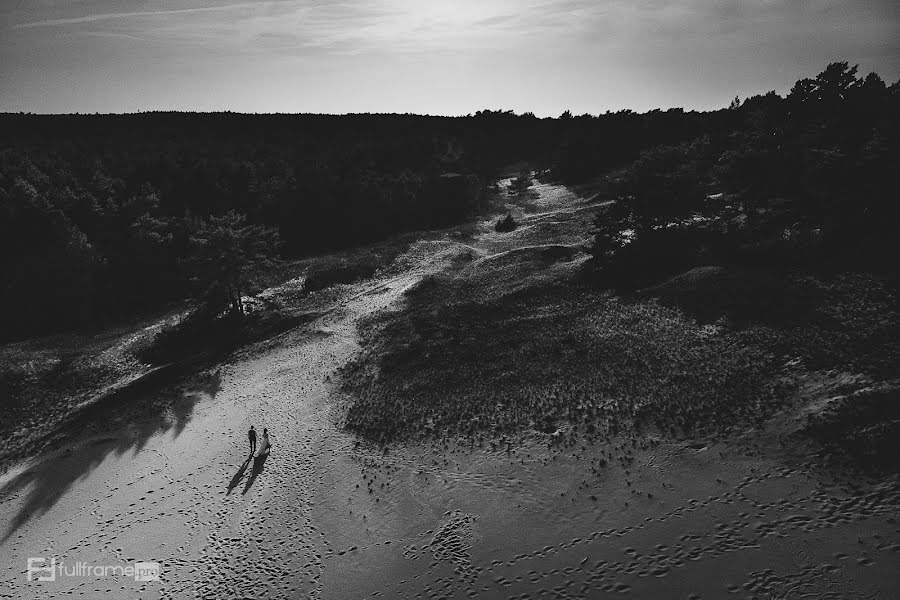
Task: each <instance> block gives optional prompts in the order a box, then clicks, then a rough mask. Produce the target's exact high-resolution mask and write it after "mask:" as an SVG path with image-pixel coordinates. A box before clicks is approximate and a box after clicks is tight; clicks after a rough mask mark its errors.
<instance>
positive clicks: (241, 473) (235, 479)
mask: <svg viewBox="0 0 900 600" xmlns="http://www.w3.org/2000/svg"><path fill="white" fill-rule="evenodd" d="M252 458H253V455H250V456H248V457H247V460H245V461H244V464H242V465H241V468H240V469H238V472H237V473H235V474H234V477H232V478H231V482H229V484H228V492H227V493H226V494H225V495H226V496H227V495H228V494H230V493H231V490H233V489H234V488H236V487H237V484H239V483H240V482H241V478H242V477H243V476H244V471H246V470H247V465H249V464H250V459H252Z"/></svg>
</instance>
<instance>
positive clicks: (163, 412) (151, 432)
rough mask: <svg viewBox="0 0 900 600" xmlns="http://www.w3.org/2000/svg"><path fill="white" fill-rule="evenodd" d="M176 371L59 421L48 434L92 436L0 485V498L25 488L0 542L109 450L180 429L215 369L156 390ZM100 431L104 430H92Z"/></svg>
mask: <svg viewBox="0 0 900 600" xmlns="http://www.w3.org/2000/svg"><path fill="white" fill-rule="evenodd" d="M180 374H181V373H178V372H169V373H166V375H167V378H166V379H165V380H161V379H160V378H159V377H155V378H153V380H152V381H150V382H147V381H139V382H137V383H136V384H132V385H129V386H126V387H125V388H123V389H121V390H119V391H117V392H115V393H113V394H110V395H108V396H107V397H105V398H103V399H102V400H100V401H98V402H96V403H94V404H92V405H90V406H89V407H87V408H85V409H83V410H81V411H80V412H79V413H78V414H77V415H75V416H73V417H72V419H71V420H70V421H69V422H67V423H66V424H64V425H63V426H61V427H60V429H59V430H58V431H57V432H56V433H55V435H54V439H59V440H71V441H72V442H74V443H75V444H77V443H78V440H79V438H80V439H85V438H87V439H91V438H94V439H93V441H89V442H88V443H86V444H83V445H81V446H77V447H75V448H74V449H72V450H69V451H66V453H65V454H59V455H56V456H53V457H51V458H49V459H47V460H45V461H43V462H41V463H40V464H38V465H36V466H34V467H32V468H30V469H29V470H27V471H25V472H24V473H21V474H19V475H17V476H15V477H13V478H12V479H11V480H10V481H8V482H7V483H6V484H5V485H3V487H2V488H0V500H2V499H6V498H10V497H11V496H13V495H16V494H18V493H19V492H21V491H23V490H26V489H27V492H26V496H25V499H24V502H23V503H22V506H21V508H20V509H19V511H18V513H16V515H15V516H14V517H13V518H12V519H11V521H10V522H9V524H8V526H7V528H6V531H5V532H4V534H3V537H2V538H0V544H2V543H4V542H6V540H8V539H9V538H10V536H12V534H13V533H15V531H16V530H18V529H19V528H20V527H22V526H23V525H24V524H25V523H27V522H28V521H29V520H31V519H32V518H35V517H40V516H41V515H43V514H44V513H46V512H47V511H48V510H50V508H52V507H53V505H55V504H56V502H58V501H59V499H60V498H62V497H63V495H65V494H66V493H67V492H68V491H69V489H70V488H71V487H72V485H73V484H74V483H75V482H76V481H78V480H79V479H82V478H84V477H87V476H88V475H89V474H90V473H91V472H92V471H93V470H94V469H96V468H97V467H98V466H99V465H100V464H101V463H102V462H103V461H104V460H106V459H107V457H108V456H110V455H111V454H115V455H116V456H122V455H125V454H127V453H131V455H132V456H135V455H137V454H138V453H139V452H141V451H142V450H143V449H144V447H145V446H146V445H147V442H148V441H149V440H150V439H151V438H153V437H155V436H157V435H161V434H171V435H172V436H173V437H177V436H179V435H181V433H182V431H184V428H185V427H186V426H187V424H188V422H189V421H190V420H191V418H192V416H193V412H194V406H195V405H196V404H197V402H199V401H200V400H202V399H203V398H208V397H214V396H215V395H216V393H218V391H219V390H220V389H221V375H220V374H219V373H216V374H215V375H213V376H211V377H209V378H208V379H207V380H206V381H202V382H199V383H197V384H195V385H193V386H192V387H191V388H190V389H188V390H187V391H184V392H178V393H175V394H172V393H168V394H167V393H164V392H161V391H160V388H161V387H162V386H163V385H165V384H166V383H170V382H171V380H170V379H169V378H168V377H171V376H178V375H180ZM104 431H105V432H108V433H109V435H106V436H102V434H101V436H98V435H97V434H98V433H100V432H104Z"/></svg>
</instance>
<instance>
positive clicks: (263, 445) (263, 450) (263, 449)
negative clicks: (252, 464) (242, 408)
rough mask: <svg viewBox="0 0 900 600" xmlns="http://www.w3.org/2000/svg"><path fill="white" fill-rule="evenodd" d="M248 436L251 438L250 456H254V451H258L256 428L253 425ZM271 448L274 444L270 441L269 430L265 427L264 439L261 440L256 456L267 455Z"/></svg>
mask: <svg viewBox="0 0 900 600" xmlns="http://www.w3.org/2000/svg"><path fill="white" fill-rule="evenodd" d="M247 437H248V438H249V440H250V456H253V453H254V452H256V429H254V428H253V425H251V426H250V431H248V432H247ZM271 449H272V444H271V443H270V442H269V430H268V429H266V428H265V427H263V433H262V441H260V442H259V451H258V452H256V456H265V455H266V454H268V453H269V451H270V450H271Z"/></svg>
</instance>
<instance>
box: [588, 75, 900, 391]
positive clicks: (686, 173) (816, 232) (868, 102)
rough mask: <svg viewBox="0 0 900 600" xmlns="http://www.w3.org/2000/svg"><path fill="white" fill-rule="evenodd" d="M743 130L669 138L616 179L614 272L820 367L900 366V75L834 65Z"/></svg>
mask: <svg viewBox="0 0 900 600" xmlns="http://www.w3.org/2000/svg"><path fill="white" fill-rule="evenodd" d="M729 113H732V117H731V121H732V127H731V128H729V129H727V130H724V131H717V130H713V131H710V132H709V133H707V134H705V135H704V136H702V137H699V138H697V139H695V140H693V141H691V142H686V143H682V144H679V145H674V146H662V147H657V148H654V149H652V150H649V151H646V152H644V153H642V155H641V157H640V158H639V159H638V160H637V161H635V162H634V164H632V165H631V166H630V167H629V168H627V169H625V170H624V171H623V172H621V173H620V174H619V175H618V176H617V177H615V178H614V180H613V181H612V186H611V189H612V194H613V196H614V197H615V198H616V203H615V205H613V206H612V207H610V208H609V209H608V210H605V211H602V212H600V213H599V214H598V216H597V219H596V221H595V227H596V229H595V240H594V245H593V249H592V252H593V255H594V261H593V266H594V268H595V269H596V276H597V279H598V281H600V282H601V283H602V284H604V285H608V286H611V287H613V288H614V289H617V290H619V291H620V292H626V293H630V292H632V291H634V290H640V294H641V295H644V296H647V295H649V296H656V297H660V298H662V299H663V300H664V301H666V302H668V303H670V304H674V305H677V306H678V307H680V308H682V309H683V310H685V311H687V312H688V313H690V314H692V315H693V316H695V317H697V318H698V319H700V320H701V321H704V322H713V321H716V320H718V319H724V320H725V321H724V322H727V323H729V324H731V325H734V326H738V327H742V328H752V327H754V326H757V325H759V326H766V327H767V328H768V332H769V333H768V334H767V336H768V339H767V340H766V345H767V346H769V347H773V348H776V349H778V350H779V351H781V352H782V353H783V354H787V355H791V356H797V357H800V358H802V359H803V360H804V363H805V364H806V365H807V366H810V367H813V368H834V367H842V368H851V369H853V370H854V371H857V372H865V373H870V374H873V375H877V376H880V377H896V376H897V375H900V366H898V365H900V361H898V359H900V349H898V339H900V317H898V314H897V308H898V304H897V303H898V285H900V271H898V262H897V257H898V256H900V236H897V235H896V231H895V227H896V218H895V217H896V213H897V207H896V206H895V205H896V202H897V201H896V198H897V190H896V182H895V181H893V178H892V177H891V167H890V165H896V164H900V144H898V141H900V85H898V84H897V83H895V84H893V85H892V86H890V87H888V86H886V85H885V84H884V82H883V81H882V80H881V79H880V78H879V77H878V76H877V75H875V74H870V75H868V76H866V77H860V76H858V75H857V72H856V67H850V66H849V65H848V64H847V63H833V64H831V65H829V66H828V67H827V68H826V69H825V70H824V71H823V72H821V73H820V74H819V75H818V76H816V77H815V78H814V79H802V80H800V81H798V82H797V83H796V85H794V87H793V88H792V90H791V92H790V94H788V95H787V96H786V97H784V98H782V97H779V96H777V95H775V94H773V93H769V94H767V95H765V96H756V97H753V98H749V99H747V100H746V101H744V102H743V103H739V102H735V103H733V104H732V107H731V108H730V109H729Z"/></svg>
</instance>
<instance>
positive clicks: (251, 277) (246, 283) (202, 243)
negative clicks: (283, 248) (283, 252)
mask: <svg viewBox="0 0 900 600" xmlns="http://www.w3.org/2000/svg"><path fill="white" fill-rule="evenodd" d="M278 244H279V241H278V232H277V231H276V230H275V229H271V228H267V227H263V226H261V225H248V224H247V217H246V216H244V215H241V214H238V213H236V212H234V211H230V212H228V213H226V214H224V215H222V216H221V217H216V216H212V217H210V218H209V219H208V220H205V221H201V222H200V224H199V226H198V227H197V230H196V231H195V232H194V233H193V234H192V235H191V245H192V250H193V251H192V253H191V257H190V259H189V264H190V269H191V273H192V280H193V281H194V283H195V285H196V286H197V290H198V291H199V293H200V296H199V297H200V298H202V300H203V301H204V303H205V304H206V305H207V307H208V308H210V309H212V310H216V309H221V308H226V307H228V308H229V309H230V311H231V313H232V314H236V315H243V314H244V303H243V299H242V296H243V295H244V294H245V293H247V292H249V291H251V290H252V289H253V286H254V285H255V282H256V278H257V276H258V274H259V272H260V270H261V268H263V267H267V266H270V265H271V264H272V262H273V261H274V260H275V257H276V255H277V249H278Z"/></svg>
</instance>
